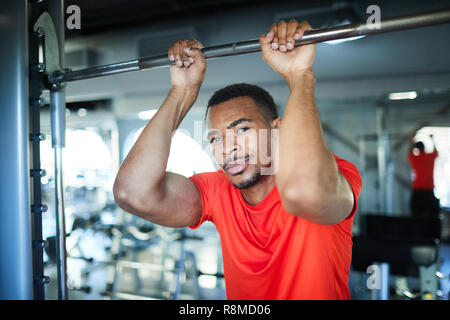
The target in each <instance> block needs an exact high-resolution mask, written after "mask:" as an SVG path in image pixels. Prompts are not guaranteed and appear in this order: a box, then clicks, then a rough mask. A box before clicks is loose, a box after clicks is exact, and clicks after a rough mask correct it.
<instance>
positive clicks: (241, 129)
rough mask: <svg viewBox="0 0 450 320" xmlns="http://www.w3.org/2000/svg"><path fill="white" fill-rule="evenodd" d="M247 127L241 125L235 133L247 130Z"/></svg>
mask: <svg viewBox="0 0 450 320" xmlns="http://www.w3.org/2000/svg"><path fill="white" fill-rule="evenodd" d="M248 129H250V128H249V127H242V128H240V129H238V130H236V133H237V134H239V133H242V132H245V131H247V130H248Z"/></svg>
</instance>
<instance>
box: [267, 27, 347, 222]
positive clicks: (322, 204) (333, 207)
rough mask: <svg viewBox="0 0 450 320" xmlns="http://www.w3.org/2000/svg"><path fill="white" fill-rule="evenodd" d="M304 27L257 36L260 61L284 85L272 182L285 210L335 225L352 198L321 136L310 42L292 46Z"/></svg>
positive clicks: (274, 30)
mask: <svg viewBox="0 0 450 320" xmlns="http://www.w3.org/2000/svg"><path fill="white" fill-rule="evenodd" d="M309 29H311V26H310V25H309V24H308V23H307V22H302V23H298V22H297V21H295V20H291V21H290V22H289V23H286V22H284V21H281V22H280V23H279V24H278V25H276V24H274V25H272V27H271V30H270V32H269V33H268V34H267V35H264V36H261V37H260V43H261V48H262V52H263V59H264V60H265V61H266V62H267V63H268V64H269V65H271V66H272V68H273V69H275V71H277V72H279V73H280V74H281V75H282V76H283V78H284V79H285V80H286V82H287V84H288V85H289V89H290V95H289V99H288V103H287V105H286V109H285V111H284V115H283V119H282V121H281V125H280V128H279V165H278V171H277V172H276V174H275V180H276V184H277V187H278V190H279V192H280V196H281V199H282V203H283V206H284V208H285V209H286V210H287V211H288V212H290V213H292V214H294V215H296V216H299V217H302V218H305V219H308V220H310V221H313V222H315V223H319V224H336V223H339V222H341V221H343V220H344V219H345V218H346V217H347V216H348V215H349V214H350V213H351V212H352V209H353V206H354V201H355V200H354V197H353V193H352V189H351V186H350V184H349V182H348V181H347V179H346V178H345V177H344V176H343V175H342V174H341V173H340V171H339V169H338V166H337V163H336V160H335V159H334V157H333V154H332V153H331V152H330V150H329V149H328V147H327V145H326V143H325V141H324V138H323V132H322V126H321V123H320V118H319V113H318V110H317V106H316V103H315V98H314V86H315V76H314V72H313V68H312V64H313V61H314V55H315V45H313V44H312V45H305V46H300V47H297V48H294V43H295V40H298V39H300V38H301V36H302V35H303V33H304V32H305V31H306V30H309Z"/></svg>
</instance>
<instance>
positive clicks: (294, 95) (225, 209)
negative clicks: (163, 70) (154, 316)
mask: <svg viewBox="0 0 450 320" xmlns="http://www.w3.org/2000/svg"><path fill="white" fill-rule="evenodd" d="M309 29H311V27H310V25H309V24H308V23H307V22H302V23H298V22H297V21H295V20H291V21H290V22H289V23H286V22H284V21H281V22H280V23H278V24H274V25H272V26H271V28H270V31H269V33H268V34H266V35H262V36H261V37H260V39H259V41H260V45H261V49H262V56H263V59H264V60H265V61H266V62H267V63H268V64H269V65H270V66H272V68H273V69H274V70H275V71H277V72H278V73H279V74H280V75H281V76H282V77H283V78H284V79H285V80H286V82H287V84H288V86H289V89H290V96H289V99H288V103H287V106H286V109H285V111H284V117H283V119H281V118H280V117H278V116H277V114H276V108H275V104H274V103H273V99H272V98H271V97H270V95H269V94H268V93H267V92H266V91H265V90H263V89H261V88H259V87H256V86H252V85H246V84H237V85H232V86H229V87H226V88H224V89H222V90H219V91H218V92H216V93H215V94H214V95H213V97H211V99H210V101H209V103H208V108H207V115H206V122H207V127H208V137H209V139H210V142H211V146H212V151H213V154H214V157H215V159H216V161H217V162H218V164H219V165H220V166H221V168H220V169H219V170H218V171H217V172H208V173H201V174H194V175H193V176H192V177H190V178H189V179H188V178H185V177H183V176H180V175H177V174H174V173H170V172H165V168H166V163H167V159H168V156H169V150H170V139H171V135H172V134H173V132H174V131H175V130H176V128H177V127H178V125H179V124H180V122H181V121H182V119H183V117H184V116H185V115H186V113H187V112H188V110H189V108H190V107H191V106H192V105H193V103H194V101H195V100H196V97H197V94H198V92H199V89H200V85H201V83H202V81H203V75H204V73H205V70H206V62H205V59H204V58H203V56H202V54H201V51H200V49H201V48H202V45H201V44H200V43H199V42H197V41H195V40H190V41H177V42H176V43H175V44H174V45H173V46H172V47H171V48H170V49H169V51H168V55H169V59H170V60H171V61H173V62H174V65H173V66H171V67H170V74H171V82H172V89H171V91H170V93H169V95H168V97H167V98H166V100H165V101H164V103H163V105H162V106H161V108H160V109H159V110H158V112H157V113H156V114H155V116H154V117H153V118H152V119H151V120H150V122H149V123H148V124H147V126H146V127H145V129H144V131H143V132H142V134H141V135H140V137H139V139H138V140H137V141H136V143H135V145H134V146H133V148H132V149H131V151H130V153H129V154H128V156H127V158H126V159H125V160H124V162H123V164H122V166H121V168H120V171H119V173H118V175H117V178H116V181H115V184H114V195H115V198H116V201H117V203H118V204H119V205H120V206H121V207H122V208H123V209H124V210H126V211H128V212H131V213H133V214H136V215H138V216H140V217H143V218H145V219H148V220H150V221H152V222H154V223H157V224H160V225H163V226H168V227H187V226H189V227H191V228H192V229H195V228H197V227H199V226H200V225H201V224H202V223H203V222H204V221H206V220H209V221H212V222H213V223H214V224H215V225H216V228H217V230H218V232H219V235H220V237H221V244H222V252H223V262H224V272H225V283H226V292H227V297H228V298H229V299H349V297H350V293H349V290H348V277H349V268H350V262H351V252H352V251H351V247H352V240H351V238H352V234H351V229H352V218H353V215H354V213H355V211H356V207H357V205H356V204H357V202H356V201H357V198H358V196H359V193H360V190H361V184H362V183H361V178H360V176H359V173H358V171H357V169H356V168H355V167H354V166H353V165H352V164H351V163H349V162H347V161H345V160H342V159H340V158H338V157H336V156H334V155H333V154H332V153H331V152H330V151H329V149H328V147H327V146H326V144H325V142H324V139H323V134H322V128H321V124H320V119H319V115H318V111H317V108H316V104H315V100H314V85H315V77H314V72H313V68H312V65H313V61H314V56H315V45H307V46H301V47H297V48H294V42H295V40H298V39H300V38H301V37H302V36H303V33H304V32H305V31H306V30H309ZM269 133H270V136H272V133H275V136H278V140H279V143H276V144H274V145H272V144H271V143H270V141H269V142H267V141H268V140H269V139H267V137H268V136H269ZM277 133H278V134H277ZM247 135H248V138H249V139H246V137H247ZM252 136H253V137H255V136H256V137H257V141H256V142H255V141H254V140H253V142H252V141H250V142H249V140H251V137H252ZM261 141H263V142H261ZM264 141H265V143H264ZM260 149H264V150H262V151H263V152H261V150H260ZM276 150H279V151H278V152H276ZM265 154H266V155H269V158H270V159H269V160H270V161H267V159H263V157H262V155H265ZM275 162H278V163H275Z"/></svg>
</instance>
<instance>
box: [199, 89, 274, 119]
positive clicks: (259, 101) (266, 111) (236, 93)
mask: <svg viewBox="0 0 450 320" xmlns="http://www.w3.org/2000/svg"><path fill="white" fill-rule="evenodd" d="M238 97H249V98H252V99H253V101H255V103H256V105H257V106H258V107H259V108H260V110H261V113H262V115H263V116H264V118H265V119H266V120H267V123H270V120H273V119H276V118H278V112H277V106H276V104H275V102H274V101H273V98H272V96H271V95H270V93H269V92H267V91H266V90H265V89H263V88H261V87H258V86H257V85H253V84H248V83H235V84H231V85H229V86H226V87H225V88H222V89H220V90H217V91H216V92H215V93H214V94H213V95H212V96H211V98H210V99H209V101H208V105H207V107H206V113H205V119H206V116H207V114H208V110H209V108H211V107H213V106H215V105H218V104H219V103H222V102H226V101H228V100H231V99H233V98H238Z"/></svg>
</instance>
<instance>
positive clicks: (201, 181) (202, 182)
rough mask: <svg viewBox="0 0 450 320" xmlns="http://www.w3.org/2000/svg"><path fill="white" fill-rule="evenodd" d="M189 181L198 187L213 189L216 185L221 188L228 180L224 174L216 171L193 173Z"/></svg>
mask: <svg viewBox="0 0 450 320" xmlns="http://www.w3.org/2000/svg"><path fill="white" fill-rule="evenodd" d="M189 179H190V180H191V181H193V182H194V183H195V184H196V185H197V186H198V187H203V188H214V187H215V186H217V185H222V186H223V184H224V183H226V181H227V179H228V178H227V176H226V175H225V173H224V172H223V171H222V170H221V169H219V170H217V171H210V172H201V173H194V174H193V175H192V176H191V177H189Z"/></svg>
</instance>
